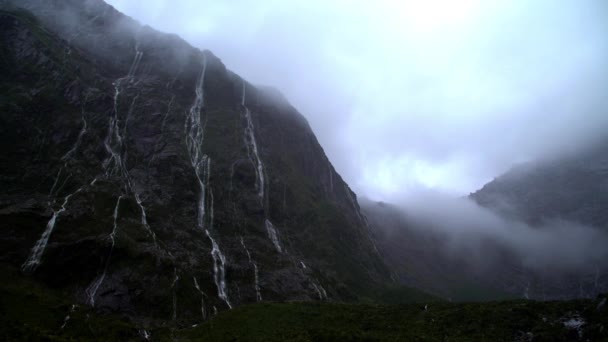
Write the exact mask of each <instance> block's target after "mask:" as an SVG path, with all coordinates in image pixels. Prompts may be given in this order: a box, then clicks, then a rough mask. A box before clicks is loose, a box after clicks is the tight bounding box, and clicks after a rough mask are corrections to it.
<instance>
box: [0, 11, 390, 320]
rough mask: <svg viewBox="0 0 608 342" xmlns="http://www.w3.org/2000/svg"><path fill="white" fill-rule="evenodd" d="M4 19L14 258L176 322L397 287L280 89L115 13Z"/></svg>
mask: <svg viewBox="0 0 608 342" xmlns="http://www.w3.org/2000/svg"><path fill="white" fill-rule="evenodd" d="M15 8H19V9H20V10H17V11H16V10H15ZM24 10H26V11H32V13H33V15H30V14H28V13H27V12H24ZM1 15H2V27H1V28H2V41H3V42H6V43H7V44H3V46H6V47H7V48H6V49H3V64H2V71H3V72H5V73H6V75H7V78H6V79H5V81H4V82H2V85H1V86H2V89H3V90H4V92H3V93H4V94H5V95H4V96H5V98H6V99H7V101H3V108H2V111H3V118H2V119H3V128H2V133H3V134H4V143H5V146H6V151H7V153H6V154H5V155H4V156H3V158H2V161H1V163H2V165H3V167H5V168H4V169H5V170H6V172H4V173H5V174H4V175H3V179H2V185H3V186H4V187H5V189H7V191H6V193H5V194H4V195H3V196H2V201H1V203H2V207H1V208H0V215H1V216H2V217H3V221H4V224H2V226H1V227H0V232H2V235H1V236H0V244H1V245H2V247H3V249H4V250H5V251H7V252H6V255H5V256H4V257H3V258H2V262H7V263H10V264H12V265H20V266H21V267H22V268H23V270H24V271H25V272H26V273H28V274H31V276H32V277H34V278H35V279H38V280H39V281H41V282H43V283H45V284H49V285H51V286H53V287H54V288H59V289H62V290H63V291H65V292H66V293H69V294H71V295H72V296H74V297H75V298H77V299H78V301H79V302H80V303H82V304H87V305H90V306H94V307H96V308H98V309H100V310H105V311H109V312H124V313H128V314H129V315H133V316H142V317H146V316H149V317H157V318H158V317H164V318H167V319H172V320H174V321H175V320H180V319H188V320H190V321H193V320H194V321H196V320H200V319H203V320H204V319H207V318H208V317H209V316H210V315H211V314H213V313H214V312H216V311H221V310H224V309H229V308H232V307H234V306H235V305H239V304H241V303H247V302H257V301H261V300H273V301H284V300H341V301H342V300H346V301H349V300H355V299H357V300H359V299H361V298H372V297H375V296H377V294H378V291H382V289H383V288H384V287H385V286H386V284H389V283H390V279H389V275H388V274H389V272H388V270H387V268H386V266H385V265H384V263H383V261H382V260H381V259H380V258H379V256H378V255H377V251H375V249H374V246H373V241H372V240H371V238H370V236H369V230H368V227H367V224H366V222H365V220H364V219H363V217H362V215H361V213H360V212H359V210H360V209H359V205H358V203H357V199H356V195H355V194H354V193H353V192H352V190H350V188H349V187H348V185H347V184H346V183H345V182H344V181H343V180H342V178H341V177H340V175H339V174H338V173H337V172H336V170H335V169H334V168H333V166H332V165H331V163H330V162H329V160H328V159H327V157H326V156H325V154H324V152H323V149H322V147H321V146H320V145H319V143H318V141H317V140H316V138H315V136H314V133H313V132H312V130H311V128H310V126H309V125H308V123H307V121H306V119H305V118H304V117H303V116H302V115H301V114H300V113H298V112H297V110H295V108H293V107H292V106H291V105H289V104H288V103H287V102H285V101H276V99H275V98H276V97H277V96H276V94H273V93H270V94H268V92H267V91H265V90H262V91H260V90H259V89H257V88H256V87H254V86H252V85H251V84H250V83H248V82H246V81H245V80H243V79H242V78H240V77H239V76H238V75H236V74H234V73H232V72H230V71H229V70H227V69H226V67H225V66H224V65H223V64H222V63H221V61H220V60H219V59H218V58H217V57H215V56H213V55H212V54H211V53H210V52H208V51H206V50H205V51H200V50H198V49H195V48H193V47H191V46H189V45H188V44H187V43H186V42H185V41H183V40H181V39H176V38H175V37H176V36H175V35H167V34H162V33H159V32H157V31H154V30H152V29H150V28H148V27H146V26H138V24H136V23H135V22H134V21H133V20H132V19H130V18H127V17H125V16H123V15H122V14H120V13H119V12H117V11H116V10H114V9H113V8H112V7H111V6H109V5H107V4H105V3H103V2H102V1H97V0H88V1H84V2H80V1H49V2H45V1H33V0H28V1H20V2H13V1H8V2H6V1H5V2H4V3H3V7H2V13H1ZM65 18H68V19H69V20H64V19H65ZM60 19H62V20H60ZM194 298H196V299H195V300H193V299H194ZM152 303H153V304H154V306H153V309H152V310H150V309H148V308H149V307H150V306H151V305H152ZM196 317H198V318H196Z"/></svg>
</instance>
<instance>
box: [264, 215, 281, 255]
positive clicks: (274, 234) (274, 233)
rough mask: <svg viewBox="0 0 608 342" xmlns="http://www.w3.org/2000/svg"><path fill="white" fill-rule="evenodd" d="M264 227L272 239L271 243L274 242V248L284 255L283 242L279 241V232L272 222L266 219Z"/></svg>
mask: <svg viewBox="0 0 608 342" xmlns="http://www.w3.org/2000/svg"><path fill="white" fill-rule="evenodd" d="M264 225H265V226H266V232H267V233H268V237H269V238H270V241H272V244H273V245H274V247H275V248H276V249H277V251H278V252H279V253H283V249H282V248H281V242H280V241H279V236H278V235H277V230H276V228H275V227H274V225H273V224H272V222H270V220H268V219H266V220H265V221H264Z"/></svg>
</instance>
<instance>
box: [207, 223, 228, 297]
mask: <svg viewBox="0 0 608 342" xmlns="http://www.w3.org/2000/svg"><path fill="white" fill-rule="evenodd" d="M205 233H206V234H207V237H208V238H209V240H210V241H211V246H212V249H211V257H212V258H213V279H214V281H215V286H216V287H217V296H218V297H219V298H220V299H221V300H223V301H224V302H225V303H226V304H227V305H228V307H229V308H230V309H232V305H231V304H230V300H229V299H228V294H227V293H226V268H225V265H226V257H225V256H224V254H222V252H221V251H220V248H219V246H218V245H217V243H216V242H215V240H214V239H213V238H212V237H211V234H210V233H209V230H207V229H206V230H205Z"/></svg>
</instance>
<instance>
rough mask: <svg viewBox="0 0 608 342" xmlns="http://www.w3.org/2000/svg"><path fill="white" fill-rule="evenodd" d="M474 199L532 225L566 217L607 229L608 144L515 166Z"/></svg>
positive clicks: (474, 194) (477, 192)
mask: <svg viewBox="0 0 608 342" xmlns="http://www.w3.org/2000/svg"><path fill="white" fill-rule="evenodd" d="M470 198H472V199H473V200H474V201H475V202H477V203H478V204H479V205H482V206H484V207H487V208H491V209H492V210H496V211H497V212H499V213H500V214H502V215H505V216H509V217H517V218H519V219H523V220H525V221H526V222H528V223H530V224H532V225H537V224H542V223H543V222H544V221H547V220H555V219H563V220H568V221H575V222H579V223H582V224H585V225H589V226H593V227H597V228H600V229H604V230H608V141H604V142H602V143H598V144H595V145H593V146H592V147H590V148H587V149H583V150H581V151H578V152H577V153H571V154H569V155H567V156H565V157H561V158H553V159H549V160H543V161H538V162H530V163H526V164H522V165H519V166H517V167H514V168H513V169H511V170H510V171H509V172H507V173H505V174H504V175H502V176H500V177H498V178H496V179H494V180H493V181H491V182H489V183H488V184H486V185H484V186H483V187H482V188H481V189H480V190H478V191H476V192H474V193H472V194H471V195H470Z"/></svg>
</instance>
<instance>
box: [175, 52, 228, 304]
mask: <svg viewBox="0 0 608 342" xmlns="http://www.w3.org/2000/svg"><path fill="white" fill-rule="evenodd" d="M206 69H207V58H206V56H205V55H204V54H203V68H202V70H201V73H200V75H199V77H198V79H197V81H196V86H195V88H194V93H195V99H194V103H193V104H192V106H191V107H190V110H189V111H188V115H187V116H186V122H185V124H184V131H185V135H186V147H187V148H188V154H189V155H190V163H191V165H192V168H193V169H194V173H195V176H196V179H197V182H198V185H199V188H200V194H199V197H198V201H197V202H198V203H197V211H198V213H197V228H199V229H201V230H204V231H205V234H206V235H207V237H208V238H209V240H210V241H211V247H212V248H211V257H212V258H213V278H214V281H215V285H216V286H217V291H218V297H219V298H220V299H221V300H223V301H224V302H225V303H226V304H227V305H228V307H229V308H232V305H231V304H230V300H229V299H228V294H227V291H226V278H225V273H226V272H225V264H226V257H225V256H224V254H222V252H221V250H220V248H219V246H218V244H217V243H216V242H215V240H214V239H213V237H212V236H211V233H210V232H209V229H206V228H205V215H206V209H205V198H206V194H207V193H208V194H209V200H210V203H209V222H210V224H209V226H210V227H211V228H212V227H213V192H212V191H211V189H208V190H207V188H208V187H209V177H210V175H211V159H210V158H209V157H208V156H207V155H206V154H203V151H202V145H203V140H204V137H205V127H204V125H203V122H202V120H201V111H202V109H203V106H204V80H205V72H206Z"/></svg>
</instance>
